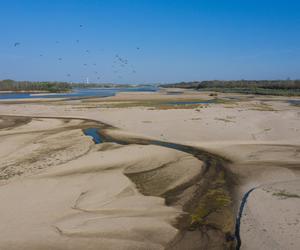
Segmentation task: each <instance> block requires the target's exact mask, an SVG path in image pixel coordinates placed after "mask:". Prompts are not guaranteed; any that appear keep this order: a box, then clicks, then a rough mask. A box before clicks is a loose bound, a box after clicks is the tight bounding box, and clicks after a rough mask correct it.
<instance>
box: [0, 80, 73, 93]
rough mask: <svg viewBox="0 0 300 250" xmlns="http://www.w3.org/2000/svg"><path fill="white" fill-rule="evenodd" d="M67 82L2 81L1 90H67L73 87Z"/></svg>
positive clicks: (0, 82) (0, 83)
mask: <svg viewBox="0 0 300 250" xmlns="http://www.w3.org/2000/svg"><path fill="white" fill-rule="evenodd" d="M71 88H72V87H71V85H70V84H69V83H66V82H30V81H14V80H2V81H0V91H47V92H65V91H69V90H70V89H71Z"/></svg>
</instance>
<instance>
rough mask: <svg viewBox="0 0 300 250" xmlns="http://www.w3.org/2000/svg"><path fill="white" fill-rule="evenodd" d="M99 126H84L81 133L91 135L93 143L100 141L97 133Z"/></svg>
mask: <svg viewBox="0 0 300 250" xmlns="http://www.w3.org/2000/svg"><path fill="white" fill-rule="evenodd" d="M98 130H99V128H86V129H84V130H83V133H84V134H85V135H87V136H91V137H92V138H93V141H94V142H95V144H99V143H102V142H103V140H102V139H101V136H100V134H99V133H98Z"/></svg>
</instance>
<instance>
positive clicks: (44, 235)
mask: <svg viewBox="0 0 300 250" xmlns="http://www.w3.org/2000/svg"><path fill="white" fill-rule="evenodd" d="M79 123H80V122H79V121H78V120H75V121H72V120H71V121H69V122H68V123H65V122H62V121H60V120H57V119H33V120H32V122H30V123H28V124H26V125H24V126H23V127H17V128H16V135H14V133H13V132H14V129H13V130H10V131H6V130H3V131H1V133H2V134H1V135H0V136H1V137H2V138H5V139H4V140H1V144H0V148H1V151H0V152H1V153H2V154H3V157H2V158H1V170H0V173H1V176H2V177H3V182H2V186H1V187H0V199H1V200H2V201H4V200H5V202H3V203H2V205H1V207H0V219H1V221H2V223H1V225H2V226H0V227H2V228H1V232H3V233H1V236H0V249H20V248H21V249H83V248H84V249H164V248H165V247H166V246H167V245H168V243H169V242H170V241H172V240H173V238H174V237H176V235H177V233H178V230H177V229H176V228H175V227H174V226H172V224H173V223H175V220H176V218H177V217H178V216H179V215H180V214H181V213H182V211H181V209H180V207H178V208H172V207H167V206H166V205H165V204H164V199H162V198H159V197H153V196H144V195H142V194H140V193H139V191H138V190H137V188H136V186H135V185H134V183H133V182H132V181H130V179H128V177H126V175H132V174H134V175H135V177H136V178H137V179H136V181H137V182H138V181H139V180H138V178H142V180H146V181H147V185H148V187H147V188H148V189H151V193H157V195H160V194H163V193H165V192H167V191H168V190H171V189H173V188H175V187H176V186H179V185H182V184H184V183H187V182H189V181H190V180H191V179H192V178H193V177H194V176H195V175H199V174H200V173H201V171H202V163H201V162H200V161H199V160H198V159H196V158H194V157H192V156H190V155H189V154H186V153H182V152H179V151H177V150H173V149H167V148H164V147H160V146H141V145H131V146H118V145H116V144H110V143H104V144H102V145H94V144H93V143H92V140H91V138H89V137H87V136H83V135H82V132H81V130H79V129H74V128H73V127H71V129H70V127H69V126H70V124H73V125H78V124H79ZM31 125H32V126H31ZM47 128H49V130H47ZM72 128H73V129H72ZM58 129H60V130H59V131H58V132H56V133H53V131H57V130H58ZM35 130H36V132H35V133H33V131H35ZM45 131H47V132H45ZM29 135H30V136H29ZM77 140H79V141H77ZM10 144H11V145H10ZM5 145H8V149H5V148H6V147H5ZM74 147H75V148H74ZM27 159H30V161H29V162H28V161H27ZM63 162H66V163H64V164H61V163H63ZM146 173H147V174H150V173H152V174H150V175H149V176H147V177H145V174H146ZM16 175H17V177H15V176H16ZM139 176H140V177H139ZM145 178H146V179H145Z"/></svg>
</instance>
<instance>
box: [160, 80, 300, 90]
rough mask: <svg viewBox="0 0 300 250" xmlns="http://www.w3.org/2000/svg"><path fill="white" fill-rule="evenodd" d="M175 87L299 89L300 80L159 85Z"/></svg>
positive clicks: (219, 81) (214, 81)
mask: <svg viewBox="0 0 300 250" xmlns="http://www.w3.org/2000/svg"><path fill="white" fill-rule="evenodd" d="M160 86H161V87H171V88H172V87H176V88H187V89H189V88H194V89H204V88H266V89H300V80H234V81H222V80H212V81H193V82H179V83H171V84H164V85H160Z"/></svg>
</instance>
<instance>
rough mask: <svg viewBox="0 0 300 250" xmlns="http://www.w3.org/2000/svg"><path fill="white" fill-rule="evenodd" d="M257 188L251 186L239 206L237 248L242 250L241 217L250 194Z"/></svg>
mask: <svg viewBox="0 0 300 250" xmlns="http://www.w3.org/2000/svg"><path fill="white" fill-rule="evenodd" d="M254 190H255V188H251V189H250V190H249V191H248V192H246V193H245V194H244V196H243V198H242V202H241V205H240V208H239V213H238V216H237V218H236V223H235V238H236V243H237V244H236V248H235V249H236V250H240V248H241V245H242V240H241V235H240V228H241V219H242V216H243V211H244V208H245V205H246V203H247V199H248V197H249V195H250V194H251V192H252V191H254Z"/></svg>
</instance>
